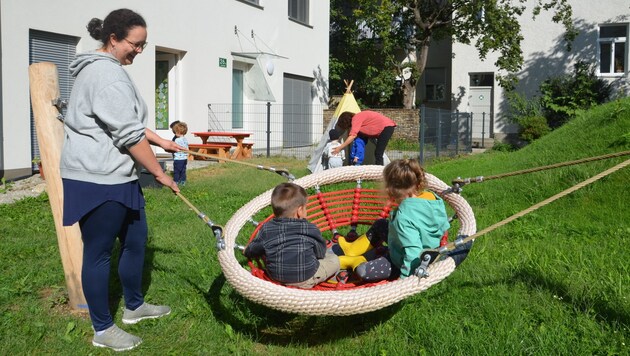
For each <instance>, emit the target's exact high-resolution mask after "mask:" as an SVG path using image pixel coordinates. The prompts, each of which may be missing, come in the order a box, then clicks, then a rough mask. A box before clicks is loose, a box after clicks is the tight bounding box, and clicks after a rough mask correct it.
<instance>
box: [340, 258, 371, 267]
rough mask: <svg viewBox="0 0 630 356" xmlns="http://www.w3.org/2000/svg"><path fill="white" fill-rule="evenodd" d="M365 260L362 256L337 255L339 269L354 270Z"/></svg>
mask: <svg viewBox="0 0 630 356" xmlns="http://www.w3.org/2000/svg"><path fill="white" fill-rule="evenodd" d="M363 262H367V260H366V259H365V257H363V256H339V265H340V267H339V269H352V270H354V269H355V268H356V267H357V266H358V265H360V264H361V263H363Z"/></svg>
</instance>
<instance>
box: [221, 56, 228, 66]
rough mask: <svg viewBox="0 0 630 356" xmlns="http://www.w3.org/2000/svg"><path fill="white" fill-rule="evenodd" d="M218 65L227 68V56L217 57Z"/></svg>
mask: <svg viewBox="0 0 630 356" xmlns="http://www.w3.org/2000/svg"><path fill="white" fill-rule="evenodd" d="M219 67H221V68H227V58H221V57H219Z"/></svg>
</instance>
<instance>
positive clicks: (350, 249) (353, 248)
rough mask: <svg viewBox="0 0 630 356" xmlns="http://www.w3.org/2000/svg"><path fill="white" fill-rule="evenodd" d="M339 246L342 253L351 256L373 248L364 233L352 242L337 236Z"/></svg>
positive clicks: (359, 254)
mask: <svg viewBox="0 0 630 356" xmlns="http://www.w3.org/2000/svg"><path fill="white" fill-rule="evenodd" d="M339 247H341V249H342V250H343V254H344V255H346V256H351V257H354V256H361V255H362V254H364V253H366V252H368V251H369V250H371V249H373V248H374V246H372V244H371V243H370V240H369V239H368V237H367V236H365V235H361V236H360V237H358V238H357V239H356V240H354V241H353V242H348V241H347V240H346V238H345V237H343V236H339Z"/></svg>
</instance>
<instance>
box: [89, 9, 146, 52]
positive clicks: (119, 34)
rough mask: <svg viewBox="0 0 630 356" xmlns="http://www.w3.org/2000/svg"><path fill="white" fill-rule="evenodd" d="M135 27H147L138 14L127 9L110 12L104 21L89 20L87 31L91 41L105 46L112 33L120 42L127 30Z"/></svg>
mask: <svg viewBox="0 0 630 356" xmlns="http://www.w3.org/2000/svg"><path fill="white" fill-rule="evenodd" d="M136 26H140V27H147V23H146V22H145V21H144V18H142V16H140V14H138V13H136V12H134V11H132V10H129V9H118V10H114V11H112V12H110V13H109V15H107V17H106V18H105V21H102V20H101V19H97V18H93V19H92V20H90V22H89V23H88V25H87V30H88V32H89V33H90V36H91V37H92V38H93V39H95V40H99V41H101V42H102V43H103V44H107V41H109V35H111V34H112V33H113V34H114V36H116V38H117V39H118V40H122V39H123V38H125V37H127V34H129V30H130V29H131V28H133V27H136Z"/></svg>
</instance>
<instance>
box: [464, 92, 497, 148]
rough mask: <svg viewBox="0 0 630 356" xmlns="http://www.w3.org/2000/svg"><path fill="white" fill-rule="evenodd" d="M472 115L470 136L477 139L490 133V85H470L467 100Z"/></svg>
mask: <svg viewBox="0 0 630 356" xmlns="http://www.w3.org/2000/svg"><path fill="white" fill-rule="evenodd" d="M468 103H469V105H470V112H471V113H472V116H473V118H472V119H473V123H472V138H473V141H479V140H482V139H483V138H485V139H488V138H490V137H491V135H492V125H493V120H492V118H493V116H494V115H493V113H492V87H471V88H470V97H469V101H468Z"/></svg>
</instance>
